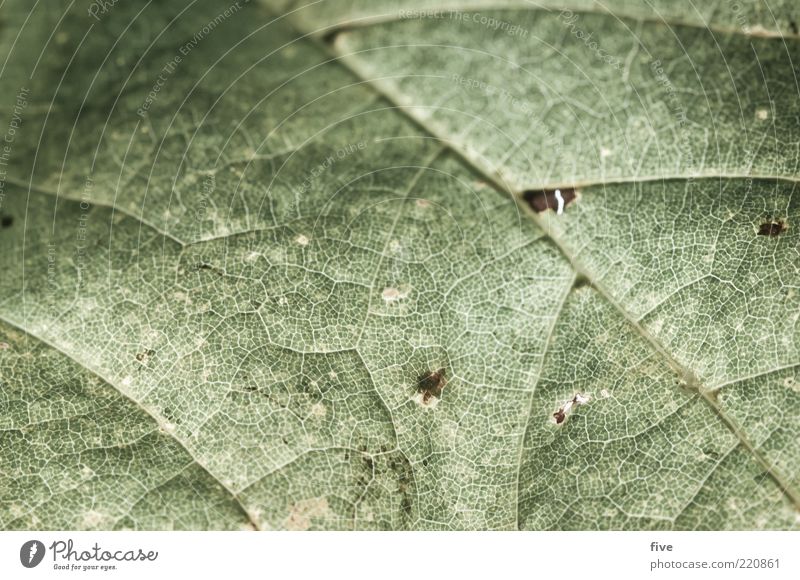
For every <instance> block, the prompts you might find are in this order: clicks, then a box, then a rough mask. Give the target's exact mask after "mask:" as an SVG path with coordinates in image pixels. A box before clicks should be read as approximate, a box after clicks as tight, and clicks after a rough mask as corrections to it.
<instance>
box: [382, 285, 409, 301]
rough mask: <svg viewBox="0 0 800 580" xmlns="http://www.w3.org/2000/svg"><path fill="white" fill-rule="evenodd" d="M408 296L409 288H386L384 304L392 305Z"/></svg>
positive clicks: (383, 296) (384, 290) (383, 295)
mask: <svg viewBox="0 0 800 580" xmlns="http://www.w3.org/2000/svg"><path fill="white" fill-rule="evenodd" d="M408 294H409V289H408V287H407V286H400V288H384V289H383V293H382V294H381V297H382V298H383V300H384V302H386V303H392V302H396V301H398V300H402V299H403V298H406V297H408Z"/></svg>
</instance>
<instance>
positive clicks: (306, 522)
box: [284, 497, 330, 531]
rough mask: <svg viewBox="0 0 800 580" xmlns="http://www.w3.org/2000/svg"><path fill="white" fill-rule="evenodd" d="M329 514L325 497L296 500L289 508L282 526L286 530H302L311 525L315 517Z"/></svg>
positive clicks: (324, 516)
mask: <svg viewBox="0 0 800 580" xmlns="http://www.w3.org/2000/svg"><path fill="white" fill-rule="evenodd" d="M329 514H330V506H329V505H328V498H327V497H318V498H311V499H304V500H301V501H298V502H297V503H295V504H292V506H291V507H290V508H289V517H287V518H286V522H285V523H284V527H285V528H286V529H287V530H293V531H303V530H307V529H309V528H310V527H311V524H312V520H313V519H315V518H326V517H327V516H328V515H329Z"/></svg>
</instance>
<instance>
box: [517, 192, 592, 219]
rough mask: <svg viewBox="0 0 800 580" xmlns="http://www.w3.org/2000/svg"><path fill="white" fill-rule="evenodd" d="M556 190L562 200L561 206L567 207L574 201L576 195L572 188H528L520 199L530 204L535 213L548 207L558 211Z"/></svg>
mask: <svg viewBox="0 0 800 580" xmlns="http://www.w3.org/2000/svg"><path fill="white" fill-rule="evenodd" d="M556 192H559V194H560V196H561V199H563V200H564V206H563V207H567V206H568V205H569V204H570V203H572V202H573V201H575V198H576V197H578V195H577V194H576V193H575V189H574V188H564V189H538V190H537V189H529V190H528V191H526V192H524V193H523V194H522V199H524V200H525V201H526V202H527V203H528V205H529V206H531V209H533V211H535V212H536V213H542V212H543V211H545V210H548V209H552V210H553V211H558V206H559V202H558V196H557V195H556Z"/></svg>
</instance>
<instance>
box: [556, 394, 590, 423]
mask: <svg viewBox="0 0 800 580" xmlns="http://www.w3.org/2000/svg"><path fill="white" fill-rule="evenodd" d="M588 402H589V396H588V395H584V394H582V393H575V395H574V396H573V397H572V398H571V399H570V400H569V401H567V402H566V403H564V404H563V405H562V406H561V408H560V409H559V410H558V411H556V412H555V413H553V419H554V420H555V423H556V425H561V424H562V423H563V422H564V421H566V420H567V416H568V415H569V414H570V413H571V412H572V411H573V410H574V409H575V407H578V406H580V405H585V404H586V403H588Z"/></svg>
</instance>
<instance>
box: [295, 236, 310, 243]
mask: <svg viewBox="0 0 800 580" xmlns="http://www.w3.org/2000/svg"><path fill="white" fill-rule="evenodd" d="M294 241H295V243H297V244H298V245H300V246H307V245H308V242H309V239H308V238H307V237H306V236H304V235H303V234H300V235H299V236H297V237H296V238H295V239H294Z"/></svg>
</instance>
